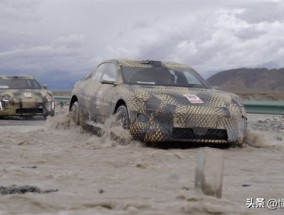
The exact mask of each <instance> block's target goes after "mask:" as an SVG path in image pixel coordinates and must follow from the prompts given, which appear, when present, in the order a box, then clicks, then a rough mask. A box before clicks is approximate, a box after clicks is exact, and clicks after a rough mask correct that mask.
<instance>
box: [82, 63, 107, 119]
mask: <svg viewBox="0 0 284 215" xmlns="http://www.w3.org/2000/svg"><path fill="white" fill-rule="evenodd" d="M105 66H106V64H104V63H103V64H100V65H98V67H97V68H96V70H95V71H94V72H93V73H92V74H91V75H90V76H89V77H87V78H86V79H85V80H84V81H83V83H82V84H81V86H82V87H81V89H82V90H81V101H80V103H81V105H82V107H83V109H84V114H85V115H86V117H87V118H88V119H89V120H92V121H95V122H96V121H97V119H96V115H97V112H98V108H99V107H97V103H96V101H97V100H98V99H99V98H100V92H99V89H100V85H101V83H100V79H101V76H102V74H103V72H104V69H105Z"/></svg>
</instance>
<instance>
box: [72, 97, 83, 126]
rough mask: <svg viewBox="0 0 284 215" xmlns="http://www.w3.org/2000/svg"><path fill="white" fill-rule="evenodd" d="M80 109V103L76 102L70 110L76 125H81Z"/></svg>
mask: <svg viewBox="0 0 284 215" xmlns="http://www.w3.org/2000/svg"><path fill="white" fill-rule="evenodd" d="M80 109H81V108H80V105H79V102H78V101H75V102H74V103H73V104H72V106H71V108H70V114H71V118H72V120H73V122H75V124H76V125H80Z"/></svg>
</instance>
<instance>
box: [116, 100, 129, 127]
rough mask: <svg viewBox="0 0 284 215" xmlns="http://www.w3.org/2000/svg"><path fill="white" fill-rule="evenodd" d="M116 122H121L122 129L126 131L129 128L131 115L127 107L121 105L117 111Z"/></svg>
mask: <svg viewBox="0 0 284 215" xmlns="http://www.w3.org/2000/svg"><path fill="white" fill-rule="evenodd" d="M116 120H117V121H118V122H119V124H120V125H121V127H123V128H124V129H128V128H129V123H130V122H129V115H128V111H127V107H126V106H125V105H121V106H119V107H118V108H117V110H116Z"/></svg>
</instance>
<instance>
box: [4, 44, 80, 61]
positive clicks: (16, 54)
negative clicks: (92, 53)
mask: <svg viewBox="0 0 284 215" xmlns="http://www.w3.org/2000/svg"><path fill="white" fill-rule="evenodd" d="M74 55H78V50H77V49H71V48H66V47H51V46H37V47H31V48H19V49H14V50H11V51H6V52H1V53H0V59H3V58H28V57H37V58H38V57H41V58H42V57H58V56H60V57H65V56H74Z"/></svg>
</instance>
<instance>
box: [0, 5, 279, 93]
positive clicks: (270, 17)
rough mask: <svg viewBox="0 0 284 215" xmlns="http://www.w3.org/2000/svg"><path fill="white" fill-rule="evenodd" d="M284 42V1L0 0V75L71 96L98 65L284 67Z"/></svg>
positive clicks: (204, 70) (209, 69)
mask: <svg viewBox="0 0 284 215" xmlns="http://www.w3.org/2000/svg"><path fill="white" fill-rule="evenodd" d="M283 35H284V1H282V0H183V1H182V0H112V1H111V0H0V73H2V74H4V73H5V74H11V75H12V74H29V75H34V76H35V77H37V78H38V79H39V80H40V81H41V82H46V83H48V84H49V85H50V88H53V89H70V88H71V85H72V84H73V83H72V82H74V81H75V80H77V79H80V78H82V77H84V76H86V74H88V73H89V72H90V71H91V70H92V69H93V68H95V66H96V65H97V64H98V63H99V62H100V61H102V60H105V59H110V58H131V59H155V60H170V61H177V62H182V63H186V64H189V65H191V66H192V67H194V68H195V69H196V70H197V71H199V72H200V73H201V75H203V76H204V77H205V78H208V77H209V76H210V75H212V74H214V73H216V72H218V71H222V70H226V69H232V68H239V67H249V68H254V67H266V68H280V67H284V60H283V59H284V36H283ZM59 83H61V84H59Z"/></svg>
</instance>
